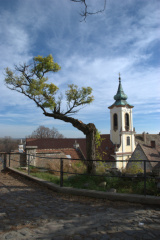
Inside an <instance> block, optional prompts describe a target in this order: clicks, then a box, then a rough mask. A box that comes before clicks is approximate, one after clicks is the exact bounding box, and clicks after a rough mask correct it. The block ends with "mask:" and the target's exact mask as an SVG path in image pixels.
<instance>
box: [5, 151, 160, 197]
mask: <svg viewBox="0 0 160 240" xmlns="http://www.w3.org/2000/svg"><path fill="white" fill-rule="evenodd" d="M21 156H23V157H22V159H24V156H26V158H25V159H26V162H25V164H24V162H23V164H22V162H21V161H20V159H21V158H19V160H15V158H13V159H12V156H11V154H8V156H7V154H4V157H3V168H4V169H5V168H6V167H7V166H9V167H10V166H11V163H12V162H15V163H16V164H15V166H16V168H18V167H20V168H21V167H24V166H25V168H26V170H27V172H28V175H30V174H31V169H32V168H36V169H39V170H40V171H48V172H53V173H55V172H57V173H59V174H60V187H63V183H64V175H65V174H69V175H88V174H87V173H77V172H70V171H64V161H74V162H75V161H81V162H83V163H84V164H85V165H86V166H87V162H91V161H92V162H96V163H98V162H101V163H105V164H109V163H113V160H112V161H109V160H105V161H103V160H81V159H71V158H70V159H69V158H56V160H57V159H58V160H59V162H60V166H59V170H58V171H57V170H52V169H50V168H46V167H39V166H34V165H32V164H31V162H32V163H33V159H34V158H35V157H37V156H35V155H31V154H24V153H21ZM38 158H40V159H45V160H46V159H49V160H51V161H53V162H54V160H55V158H51V157H40V156H38ZM1 159H2V158H1ZM114 162H129V163H130V164H132V163H134V162H136V163H137V162H138V163H141V167H142V166H143V169H142V170H143V173H141V174H139V176H138V179H143V181H144V191H143V192H144V195H146V182H147V179H155V176H152V175H151V174H148V172H147V168H148V166H149V163H150V162H149V161H148V160H117V161H114ZM152 162H154V163H159V161H152ZM22 165H23V166H22ZM110 170H111V171H115V172H117V173H120V171H119V170H118V169H115V168H110ZM159 173H160V172H159ZM159 173H158V174H159ZM89 176H96V177H101V176H104V175H103V174H90V175H89ZM158 176H160V175H158ZM107 177H109V178H112V177H118V178H127V179H128V178H131V179H135V178H136V176H135V175H133V174H130V175H129V174H126V175H125V174H118V175H107Z"/></svg>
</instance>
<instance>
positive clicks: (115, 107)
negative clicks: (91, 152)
mask: <svg viewBox="0 0 160 240" xmlns="http://www.w3.org/2000/svg"><path fill="white" fill-rule="evenodd" d="M127 98H128V97H127V95H126V94H125V93H124V91H123V88H122V84H121V77H120V76H119V85H118V90H117V93H116V95H115V96H114V100H115V102H114V103H113V104H112V105H111V106H109V107H108V108H109V109H110V124H111V128H110V139H111V141H112V142H113V144H114V145H115V155H114V157H115V160H120V162H117V167H118V168H120V169H122V168H125V166H126V163H127V162H125V160H128V159H129V158H130V157H131V155H132V152H133V151H134V149H135V131H134V129H133V118H132V109H133V107H134V106H132V105H130V104H129V103H128V102H127Z"/></svg>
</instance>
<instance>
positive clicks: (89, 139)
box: [86, 123, 96, 174]
mask: <svg viewBox="0 0 160 240" xmlns="http://www.w3.org/2000/svg"><path fill="white" fill-rule="evenodd" d="M87 126H88V133H87V134H86V152H87V173H88V174H95V173H96V161H93V160H95V158H96V147H95V134H96V128H95V125H94V124H93V123H89V124H88V125H87Z"/></svg>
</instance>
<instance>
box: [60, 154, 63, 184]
mask: <svg viewBox="0 0 160 240" xmlns="http://www.w3.org/2000/svg"><path fill="white" fill-rule="evenodd" d="M60 187H63V158H61V159H60Z"/></svg>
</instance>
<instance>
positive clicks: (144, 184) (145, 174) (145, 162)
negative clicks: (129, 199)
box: [144, 160, 146, 196]
mask: <svg viewBox="0 0 160 240" xmlns="http://www.w3.org/2000/svg"><path fill="white" fill-rule="evenodd" d="M144 195H145V196H146V160H144Z"/></svg>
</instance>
